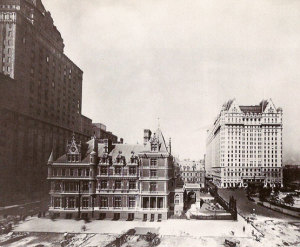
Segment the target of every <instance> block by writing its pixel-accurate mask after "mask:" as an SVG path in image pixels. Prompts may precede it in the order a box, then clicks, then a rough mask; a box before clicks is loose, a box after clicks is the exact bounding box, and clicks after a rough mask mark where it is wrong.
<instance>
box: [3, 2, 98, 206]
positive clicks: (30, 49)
mask: <svg viewBox="0 0 300 247" xmlns="http://www.w3.org/2000/svg"><path fill="white" fill-rule="evenodd" d="M0 33H1V35H0V43H1V45H0V92H1V97H0V116H1V118H0V133H1V134H0V198H1V202H0V204H4V205H6V204H8V203H13V201H14V199H19V200H20V199H26V200H28V199H29V198H31V197H34V196H35V197H36V196H39V195H43V194H44V192H43V191H46V189H47V188H46V184H45V181H44V180H45V179H44V178H45V177H46V175H47V171H46V169H45V166H44V164H45V163H46V162H47V159H48V157H47V156H48V155H49V153H50V152H51V149H52V148H53V155H54V156H55V157H58V156H60V155H62V154H63V153H64V151H65V143H66V141H67V140H68V139H69V138H70V137H71V135H72V133H73V132H74V133H75V135H76V137H77V138H78V139H80V140H81V141H83V142H85V141H87V140H89V139H90V137H91V135H92V120H91V119H89V118H87V117H85V116H83V115H82V113H81V106H82V74H83V72H82V70H81V69H80V68H78V66H76V64H74V63H73V62H72V61H71V60H70V59H69V58H68V57H67V56H66V55H65V54H64V42H63V39H62V37H61V34H60V32H59V31H58V30H57V28H56V27H55V26H54V24H53V19H52V17H51V15H50V13H49V12H48V11H46V10H45V8H44V6H43V4H42V2H41V1H40V0H22V1H20V0H1V3H0ZM11 181H14V182H13V183H12V182H11ZM36 193H38V194H39V195H37V194H36Z"/></svg>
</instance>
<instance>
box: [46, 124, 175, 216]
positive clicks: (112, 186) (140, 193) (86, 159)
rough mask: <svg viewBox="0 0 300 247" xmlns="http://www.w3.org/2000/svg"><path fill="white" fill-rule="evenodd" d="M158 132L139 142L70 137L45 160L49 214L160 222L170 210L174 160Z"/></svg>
mask: <svg viewBox="0 0 300 247" xmlns="http://www.w3.org/2000/svg"><path fill="white" fill-rule="evenodd" d="M170 145H171V144H169V148H168V147H167V146H166V143H165V140H164V137H163V135H162V132H161V130H160V129H158V130H157V131H156V132H155V133H154V134H153V135H152V133H151V131H150V130H145V131H144V144H137V145H128V144H120V143H117V144H116V143H112V142H111V141H106V142H102V143H98V141H97V138H96V137H94V138H93V139H92V140H90V141H89V142H87V143H85V144H82V143H78V142H76V140H75V138H74V137H73V139H72V141H71V142H70V143H69V144H68V146H67V152H66V154H64V155H63V156H61V157H60V158H59V159H57V160H55V161H54V160H53V157H52V154H51V155H50V158H49V161H48V180H49V181H50V184H51V190H50V196H51V205H50V208H49V211H50V214H51V215H52V216H53V217H63V218H75V217H80V218H95V219H114V220H118V219H127V220H133V219H140V220H145V221H146V220H149V221H160V220H164V219H167V218H168V217H169V216H170V214H172V213H173V210H174V188H175V173H174V163H173V157H172V155H171V153H170V150H171V146H170Z"/></svg>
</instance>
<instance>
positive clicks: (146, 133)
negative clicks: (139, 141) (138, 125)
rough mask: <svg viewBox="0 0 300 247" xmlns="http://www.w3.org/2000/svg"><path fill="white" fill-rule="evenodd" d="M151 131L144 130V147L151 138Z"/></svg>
mask: <svg viewBox="0 0 300 247" xmlns="http://www.w3.org/2000/svg"><path fill="white" fill-rule="evenodd" d="M151 134H152V132H151V130H149V129H144V146H145V145H146V144H147V142H148V141H149V140H150V138H151Z"/></svg>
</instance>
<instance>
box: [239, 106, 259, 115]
mask: <svg viewBox="0 0 300 247" xmlns="http://www.w3.org/2000/svg"><path fill="white" fill-rule="evenodd" d="M239 107H240V109H241V111H242V112H243V113H245V114H246V113H256V114H258V113H262V112H263V111H262V107H261V106H259V105H249V106H239Z"/></svg>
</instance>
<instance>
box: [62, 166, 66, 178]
mask: <svg viewBox="0 0 300 247" xmlns="http://www.w3.org/2000/svg"><path fill="white" fill-rule="evenodd" d="M61 175H62V176H66V169H65V168H63V169H61Z"/></svg>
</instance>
